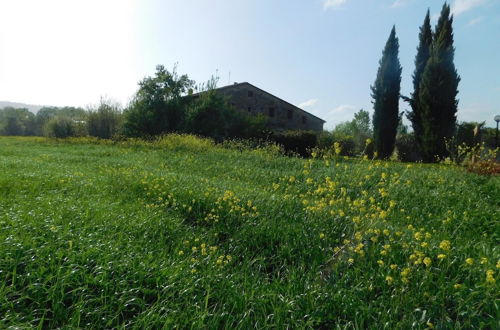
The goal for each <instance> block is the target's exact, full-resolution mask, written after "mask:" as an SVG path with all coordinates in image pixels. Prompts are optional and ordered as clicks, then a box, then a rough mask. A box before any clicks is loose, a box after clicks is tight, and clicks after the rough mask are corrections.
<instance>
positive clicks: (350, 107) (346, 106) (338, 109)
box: [330, 104, 356, 114]
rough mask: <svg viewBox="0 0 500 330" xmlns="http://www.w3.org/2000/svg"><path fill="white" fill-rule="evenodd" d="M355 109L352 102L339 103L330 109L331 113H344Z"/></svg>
mask: <svg viewBox="0 0 500 330" xmlns="http://www.w3.org/2000/svg"><path fill="white" fill-rule="evenodd" d="M354 110H356V106H354V105H352V104H341V105H339V106H338V107H336V108H335V109H333V110H332V111H330V113H331V114H340V113H342V114H344V113H350V112H353V111H354Z"/></svg>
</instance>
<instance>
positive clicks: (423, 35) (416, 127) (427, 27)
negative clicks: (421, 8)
mask: <svg viewBox="0 0 500 330" xmlns="http://www.w3.org/2000/svg"><path fill="white" fill-rule="evenodd" d="M418 39H419V45H418V47H417V55H416V56H415V71H414V72H413V93H412V94H411V98H407V97H403V99H404V100H405V101H407V102H409V103H410V106H411V108H412V110H411V111H410V112H409V113H407V117H408V119H409V120H410V122H411V124H412V127H413V131H414V132H415V135H414V137H415V142H416V143H417V145H418V146H419V148H420V149H421V148H422V141H421V136H422V132H423V126H422V125H423V124H422V118H421V116H422V110H421V105H420V99H419V94H420V82H421V80H422V74H423V72H424V69H425V66H426V65H427V62H428V60H429V57H430V49H431V44H432V28H431V19H430V12H429V10H427V15H426V16H425V19H424V23H423V24H422V26H421V27H420V34H419V36H418Z"/></svg>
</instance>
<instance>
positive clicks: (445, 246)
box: [439, 240, 451, 251]
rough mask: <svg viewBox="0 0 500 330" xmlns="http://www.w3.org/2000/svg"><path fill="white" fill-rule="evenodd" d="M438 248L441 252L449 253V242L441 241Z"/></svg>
mask: <svg viewBox="0 0 500 330" xmlns="http://www.w3.org/2000/svg"><path fill="white" fill-rule="evenodd" d="M439 247H440V248H441V249H442V250H445V251H449V250H450V248H451V244H450V241H447V240H444V241H441V243H439Z"/></svg>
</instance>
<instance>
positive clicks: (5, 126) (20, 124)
mask: <svg viewBox="0 0 500 330" xmlns="http://www.w3.org/2000/svg"><path fill="white" fill-rule="evenodd" d="M34 131H35V117H34V115H33V113H31V112H30V111H29V110H28V109H17V108H12V107H6V108H3V109H0V135H17V136H22V135H34V133H35V132H34Z"/></svg>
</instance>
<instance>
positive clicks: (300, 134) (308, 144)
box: [271, 131, 318, 157]
mask: <svg viewBox="0 0 500 330" xmlns="http://www.w3.org/2000/svg"><path fill="white" fill-rule="evenodd" d="M271 139H272V140H273V141H275V142H276V143H278V144H280V145H282V146H283V149H284V150H285V152H286V153H288V154H296V155H300V156H302V157H308V156H309V155H310V154H311V150H312V149H313V148H314V147H316V146H317V144H318V136H317V133H316V132H313V131H283V132H274V133H273V134H272V135H271Z"/></svg>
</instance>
